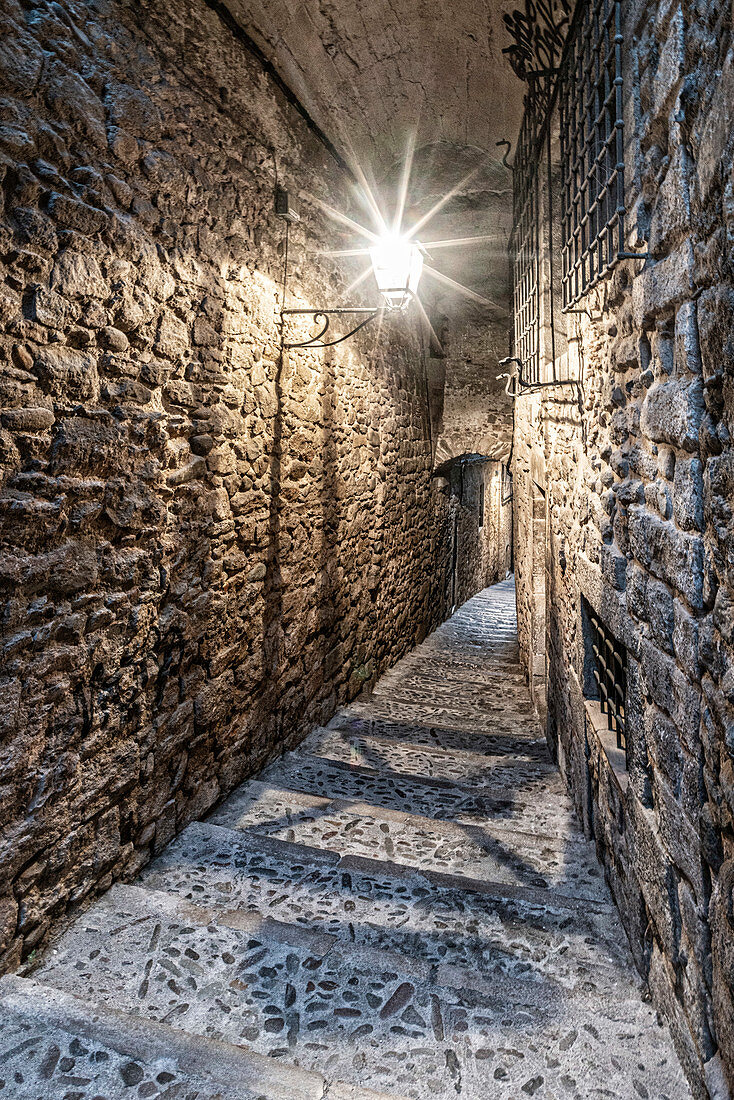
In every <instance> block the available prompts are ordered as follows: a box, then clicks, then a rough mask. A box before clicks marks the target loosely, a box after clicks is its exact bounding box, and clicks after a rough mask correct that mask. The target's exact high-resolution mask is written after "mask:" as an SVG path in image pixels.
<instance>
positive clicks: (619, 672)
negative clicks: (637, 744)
mask: <svg viewBox="0 0 734 1100" xmlns="http://www.w3.org/2000/svg"><path fill="white" fill-rule="evenodd" d="M582 607H583V611H584V618H585V619H586V623H587V626H588V633H587V647H588V652H589V656H590V657H591V658H592V662H591V663H592V678H589V677H587V690H586V696H587V698H596V699H598V702H599V707H600V709H601V712H602V714H603V715H604V716H605V717H606V720H607V728H608V729H610V730H611V731H612V732H613V733H614V734H616V737H617V748H618V749H622V750H623V751H624V753H625V755H627V650H626V648H625V646H624V645H622V643H621V642H619V641H617V639H616V638H615V637H614V635H613V634H612V632H611V630H609V629H608V627H607V626H606V625H605V624H604V622H603V620H602V619H601V617H600V616H599V615H597V613H596V612H595V611H594V609H593V607H592V606H591V604H590V603H589V601H588V600H587V599H585V598H584V597H582ZM592 684H593V685H594V687H595V689H596V694H595V695H594V694H593V688H592Z"/></svg>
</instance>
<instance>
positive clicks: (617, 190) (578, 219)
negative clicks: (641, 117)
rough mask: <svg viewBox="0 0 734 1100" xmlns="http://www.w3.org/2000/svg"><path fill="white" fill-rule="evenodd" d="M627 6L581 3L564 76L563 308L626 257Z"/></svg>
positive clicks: (615, 1)
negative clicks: (624, 67)
mask: <svg viewBox="0 0 734 1100" xmlns="http://www.w3.org/2000/svg"><path fill="white" fill-rule="evenodd" d="M621 28H622V17H621V2H620V0H587V2H586V3H582V4H581V5H579V7H578V8H577V11H576V15H575V17H574V21H573V25H572V27H571V31H570V33H569V37H568V41H567V42H566V48H565V50H564V55H563V59H562V61H561V70H560V73H559V77H558V108H559V118H560V139H561V172H562V175H561V181H562V190H561V217H562V225H563V306H564V309H569V308H570V307H571V306H572V305H574V303H576V302H578V301H579V299H580V298H582V297H583V295H584V294H586V293H587V291H588V290H590V289H591V288H592V287H593V286H595V285H596V283H598V282H599V280H600V279H602V278H603V277H604V276H605V275H606V274H607V273H608V272H609V270H610V269H611V268H612V267H613V265H614V264H615V263H616V262H617V260H619V259H621V258H623V257H624V256H625V255H627V254H626V253H625V251H624V243H625V241H624V216H625V206H624V121H623V117H622V108H623V103H622V29H621Z"/></svg>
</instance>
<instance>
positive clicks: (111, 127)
mask: <svg viewBox="0 0 734 1100" xmlns="http://www.w3.org/2000/svg"><path fill="white" fill-rule="evenodd" d="M41 64H43V66H44V69H43V76H42V75H41V69H40V66H41ZM233 74H236V78H234V77H233ZM0 76H1V77H2V81H1V82H2V86H3V89H4V92H5V95H6V99H4V100H3V106H2V112H1V113H2V120H3V123H6V122H7V123H8V125H11V124H12V128H13V130H14V132H15V134H16V136H15V138H13V141H12V142H11V144H10V145H6V146H4V148H5V149H6V151H7V150H8V149H10V150H11V152H10V153H9V154H8V155H9V156H12V158H13V167H12V168H11V167H8V168H7V169H5V168H2V169H0V171H1V172H2V179H3V188H2V206H0V237H1V238H2V244H3V250H2V252H3V257H4V259H7V268H6V272H5V275H6V278H5V281H4V282H3V287H4V289H3V290H2V291H0V303H1V308H0V315H1V316H0V406H1V408H0V465H1V470H2V472H1V474H0V486H1V489H0V594H1V596H2V599H3V614H2V643H1V644H2V647H3V648H2V653H3V666H2V672H1V673H0V722H1V723H2V730H3V737H2V742H3V747H2V751H1V752H0V792H1V793H2V797H1V798H0V804H1V807H2V809H1V811H0V817H1V820H0V827H1V828H2V836H3V840H2V862H3V878H2V888H1V889H0V898H2V906H3V908H2V910H0V912H1V913H2V917H1V919H0V937H1V939H2V944H3V946H2V948H0V952H1V954H0V969H2V968H7V967H10V966H15V965H17V963H18V962H19V960H20V958H21V956H22V955H23V954H25V955H27V954H28V953H29V952H30V951H31V950H33V949H37V948H38V947H39V946H40V945H41V944H42V942H43V941H44V939H45V937H46V936H47V935H48V933H49V930H50V929H51V927H52V922H53V919H55V918H56V917H60V916H61V915H62V914H63V912H64V909H65V907H66V906H67V905H69V904H71V903H75V902H79V901H81V900H82V899H83V898H85V897H87V896H88V895H89V894H91V893H93V892H94V891H96V890H98V889H104V888H105V887H106V886H108V885H109V883H110V882H111V881H113V880H115V879H118V878H119V877H121V876H122V875H125V874H127V875H129V874H132V873H134V872H135V871H136V870H137V869H138V868H139V867H141V866H142V865H143V864H144V863H145V862H146V861H147V859H148V858H149V857H150V855H151V852H152V851H153V849H154V848H160V847H161V846H162V845H163V844H165V842H166V840H168V839H170V838H171V837H172V836H174V835H175V834H176V832H177V831H179V830H180V829H181V828H182V827H184V826H185V825H186V824H187V823H188V822H189V821H190V820H192V819H193V818H194V817H197V816H201V815H202V814H203V813H205V812H206V811H207V810H208V809H210V808H211V806H212V804H213V803H214V802H215V801H217V800H218V799H221V798H222V797H223V795H224V794H225V793H227V792H228V791H229V790H231V789H232V788H233V787H234V786H235V785H236V784H237V783H238V782H240V781H241V780H242V779H243V778H244V777H245V776H246V775H248V774H250V773H251V772H252V771H253V770H256V769H257V768H258V767H259V766H261V765H262V764H263V763H264V762H265V761H266V760H267V759H268V758H269V757H270V756H271V755H272V754H273V753H274V752H276V751H278V750H279V749H282V748H283V747H284V746H287V745H292V744H293V743H295V741H296V740H297V739H298V738H299V737H300V736H302V735H303V734H304V733H305V732H306V731H307V730H308V729H310V728H311V727H312V726H314V725H317V724H319V723H322V722H324V721H326V720H328V719H329V717H330V716H331V714H332V713H333V712H334V709H335V708H336V707H337V706H338V705H339V704H340V703H343V702H346V701H348V700H349V699H351V698H352V697H353V696H354V695H355V694H356V693H357V692H358V691H359V690H360V689H361V687H362V686H363V685H364V683H365V682H370V681H371V680H373V679H374V678H375V677H376V676H377V675H378V674H379V673H380V672H381V671H383V670H384V669H385V668H387V667H388V666H389V665H390V664H391V663H393V662H394V660H395V659H396V658H397V657H398V656H399V655H400V654H401V653H403V652H405V650H406V649H407V648H409V647H410V646H411V645H412V644H413V642H414V640H415V638H416V637H420V638H422V637H424V636H425V634H426V633H427V632H428V631H429V630H430V629H431V627H432V626H434V625H435V624H436V623H437V622H438V621H440V619H441V618H443V616H444V615H445V613H446V610H447V600H448V599H449V593H448V592H447V587H448V585H447V581H446V575H445V572H444V571H443V565H444V563H445V562H446V560H447V558H448V555H449V541H448V539H449V528H448V513H449V503H448V500H447V497H446V495H445V494H444V493H443V492H442V491H440V490H439V488H438V487H437V486H436V484H435V483H434V482H432V480H431V471H432V455H431V447H430V438H429V436H430V433H429V430H428V418H427V412H426V393H425V380H424V375H423V358H422V354H421V346H420V340H419V332H418V330H417V328H416V327H415V326H414V324H413V321H412V319H411V317H410V316H406V317H404V318H403V317H401V318H400V319H399V320H398V321H396V322H395V323H394V324H391V325H390V339H389V340H388V339H386V338H384V337H383V338H382V339H381V340H380V341H376V340H375V339H374V337H372V338H371V339H368V337H367V333H365V335H364V337H357V338H355V340H354V341H353V342H351V343H349V344H345V345H344V346H343V347H341V348H340V349H338V350H336V351H333V352H330V353H328V354H327V355H323V354H320V353H317V352H314V351H307V352H300V351H298V352H297V351H294V352H292V353H290V354H284V353H283V352H282V350H281V348H280V328H279V325H278V313H279V308H280V304H281V300H280V294H281V287H282V278H283V239H284V236H283V232H284V226H283V225H282V224H281V223H280V222H277V221H276V220H275V219H274V218H273V215H272V205H273V187H274V176H273V170H272V169H273V155H274V151H275V155H276V157H277V160H278V178H279V180H280V181H281V182H284V183H285V185H286V186H288V187H289V189H290V190H291V191H292V192H293V193H294V194H295V193H298V192H299V191H302V192H303V193H304V194H307V195H317V196H319V197H320V199H322V200H324V201H328V202H329V203H331V204H333V205H334V206H335V207H339V208H343V209H347V208H348V207H349V203H350V201H351V194H352V192H351V183H350V181H349V179H348V177H347V176H346V175H345V174H344V172H343V171H342V169H341V168H340V167H339V165H338V163H337V162H336V161H335V160H334V158H333V157H332V155H331V154H330V153H329V152H328V150H327V149H326V148H325V146H324V145H323V143H322V142H321V141H320V140H319V139H318V137H317V136H316V135H315V134H314V133H313V131H312V130H311V129H310V128H309V127H308V126H307V125H306V123H305V121H304V119H303V118H302V116H301V115H300V114H299V113H298V111H297V110H296V109H295V108H294V107H293V105H292V104H290V103H289V102H288V100H287V99H286V98H285V96H284V95H283V94H282V92H281V91H280V90H279V89H278V88H277V86H276V85H275V84H273V83H272V81H271V80H270V78H268V77H267V76H266V75H264V73H263V70H262V67H261V65H260V63H258V62H257V61H256V60H255V59H254V58H253V57H252V55H251V54H250V53H248V51H247V50H246V49H244V48H243V47H242V45H241V44H240V43H239V42H238V40H237V38H236V36H235V35H233V34H232V31H231V29H230V28H229V27H227V26H225V25H224V24H223V23H222V22H221V21H220V19H219V18H218V16H217V15H216V14H215V13H214V12H213V11H212V10H211V9H210V8H209V7H208V6H207V5H206V4H204V3H197V4H195V5H193V6H189V7H187V8H186V11H185V12H184V13H183V14H182V11H181V10H180V9H179V7H177V6H176V5H175V4H172V5H169V6H168V7H166V6H165V5H164V6H163V7H161V6H160V5H154V4H148V3H147V2H146V3H145V4H143V5H138V4H131V3H127V2H126V0H119V2H118V0H115V2H114V3H113V4H111V5H109V6H106V5H97V6H91V7H90V6H88V5H84V4H77V3H76V2H72V3H71V5H66V6H64V9H63V12H62V10H61V8H60V7H58V6H54V5H50V6H46V7H43V8H39V7H33V6H30V7H29V6H23V5H18V4H16V3H14V2H10V3H9V4H6V5H5V6H4V7H3V39H2V44H1V45H0ZM219 88H222V89H228V97H229V98H227V99H226V104H225V99H222V100H221V101H220V98H219V93H218V92H217V89H219ZM212 89H214V93H212ZM21 132H22V133H23V134H24V135H25V136H24V137H22V138H21V136H20V135H21ZM502 175H503V178H504V176H505V175H506V171H505V170H504V169H503V170H502ZM303 211H304V220H303V223H302V225H301V227H300V228H299V229H298V231H297V232H298V234H299V235H300V234H303V235H302V237H301V239H298V240H296V239H295V237H294V239H293V240H292V245H293V247H292V249H291V258H292V260H293V263H294V265H295V270H296V271H297V275H296V277H295V278H293V279H292V282H291V283H289V288H288V289H289V294H291V293H293V294H294V295H296V294H299V295H304V296H306V297H307V298H308V299H310V300H313V301H316V302H323V301H327V300H330V299H333V298H334V297H338V296H339V295H340V294H341V293H342V291H341V289H340V286H339V282H338V280H339V279H344V278H345V276H346V275H348V277H347V278H346V284H348V283H349V282H351V280H352V278H353V275H352V274H351V273H349V270H348V268H347V271H346V272H345V271H344V270H342V268H341V264H340V265H339V271H338V275H337V269H336V267H335V265H334V262H333V261H332V260H331V259H328V260H327V259H325V258H323V257H322V254H323V253H324V252H329V251H334V250H339V249H341V248H343V247H344V246H345V238H344V236H343V234H342V231H341V229H339V228H337V227H335V226H334V225H333V224H332V223H331V222H330V221H329V220H328V219H327V218H325V217H324V215H323V212H322V211H321V210H320V209H319V208H317V207H316V206H315V205H312V203H311V200H310V199H306V200H304V205H303ZM294 233H295V231H294ZM235 237H237V238H240V245H239V246H238V247H237V249H235V248H234V246H233V244H232V241H233V239H234V238H235ZM317 255H318V256H321V257H322V258H321V259H319V260H318V261H317V262H314V257H316V256H317ZM305 257H308V260H306V259H305ZM291 275H292V276H293V270H292V272H291ZM366 300H367V299H366ZM482 583H484V581H483V580H482ZM6 924H7V931H6ZM13 924H14V927H12V928H11V925H13ZM0 1079H2V1074H1V1073H0Z"/></svg>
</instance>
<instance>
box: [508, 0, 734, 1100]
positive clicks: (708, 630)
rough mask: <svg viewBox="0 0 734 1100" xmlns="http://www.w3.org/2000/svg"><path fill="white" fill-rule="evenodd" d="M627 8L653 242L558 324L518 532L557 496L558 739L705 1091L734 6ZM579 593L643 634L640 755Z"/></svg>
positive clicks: (629, 114) (729, 409)
mask: <svg viewBox="0 0 734 1100" xmlns="http://www.w3.org/2000/svg"><path fill="white" fill-rule="evenodd" d="M624 7H625V23H626V25H625V28H624V33H625V47H624V51H625V56H624V70H625V71H624V78H625V85H624V88H625V144H626V148H625V163H626V168H627V188H626V190H627V194H626V205H627V208H628V210H629V212H630V216H629V227H628V241H627V246H628V247H629V248H631V249H636V250H639V251H647V250H648V249H649V252H650V258H649V259H648V260H647V261H645V260H632V261H622V262H620V263H619V264H618V266H617V268H616V269H615V271H614V272H613V274H611V275H610V276H609V277H607V278H606V279H605V280H603V281H602V282H601V283H600V284H599V286H598V287H597V288H596V290H594V291H592V292H591V293H589V294H588V295H587V297H586V298H585V299H584V300H583V301H582V302H581V303H580V305H579V307H578V308H580V309H582V310H585V311H587V312H581V313H576V314H574V315H569V316H568V318H567V319H564V320H562V321H561V320H560V319H558V318H557V324H558V330H559V334H560V335H559V340H558V348H559V357H558V361H557V363H556V369H557V371H558V374H559V376H560V377H566V378H572V379H578V380H579V384H578V385H572V386H566V387H558V388H554V389H553V390H546V391H543V395H542V396H541V395H536V396H524V397H520V398H518V399H517V401H516V436H515V495H516V499H517V501H518V516H517V524H518V530H519V531H520V532H524V533H525V535H527V534H528V532H530V531H531V529H532V528H533V526H534V525H537V522H538V520H539V513H538V497H539V494H540V495H541V496H542V494H543V493H544V494H545V501H546V507H545V509H543V511H544V516H543V517H542V522H543V524H546V523H547V529H546V533H545V535H543V534H542V532H541V535H540V542H541V545H542V544H543V543H544V546H545V553H544V556H545V562H544V568H543V569H542V570H540V569H539V568H538V563H537V558H536V557H534V553H533V547H535V548H536V549H537V546H538V539H532V538H530V537H524V536H523V535H521V536H520V537H518V539H517V546H516V555H517V570H518V609H519V613H520V629H521V643H522V649H523V653H524V655H525V660H526V662H527V663H528V664H529V665H530V666H532V661H533V655H534V653H535V648H534V646H535V642H534V638H535V631H536V624H537V620H538V617H542V616H543V613H544V615H545V620H546V621H545V625H544V628H543V629H544V634H545V641H546V645H545V647H544V648H545V649H546V650H547V661H548V673H549V680H548V684H547V703H548V732H549V737H550V739H551V742H552V744H553V747H554V749H555V750H556V751H557V752H558V755H559V759H560V761H561V765H562V767H563V769H564V772H565V774H566V777H567V779H568V782H569V785H570V788H571V790H572V792H573V794H574V796H575V800H576V804H577V807H578V810H579V812H580V814H581V815H582V817H583V820H584V824H585V827H586V829H587V831H588V833H589V835H593V836H594V838H595V841H596V844H597V848H598V850H599V853H600V855H601V857H602V859H603V860H604V863H605V866H606V870H607V875H608V878H609V881H610V883H611V886H612V889H613V892H614V896H615V898H616V900H617V903H618V905H619V907H620V910H621V914H622V918H623V920H624V923H625V926H626V928H627V931H628V934H629V938H630V942H631V945H632V948H633V951H634V954H635V957H636V960H637V963H638V965H639V967H640V969H641V971H642V973H643V974H644V975H645V976H646V978H647V980H648V982H649V984H650V988H651V991H652V994H653V997H654V999H655V1000H656V1003H657V1004H658V1005H659V1006H660V1008H661V1009H662V1010H663V1011H664V1013H665V1015H666V1016H667V1018H668V1020H669V1021H670V1023H671V1026H672V1030H673V1034H674V1037H675V1040H676V1044H677V1047H678V1050H679V1053H680V1055H681V1058H682V1061H683V1064H684V1066H685V1068H686V1070H687V1073H688V1075H689V1078H690V1080H691V1082H692V1084H693V1088H694V1093H695V1095H696V1096H697V1097H703V1096H707V1095H708V1096H711V1097H716V1098H720V1097H726V1096H727V1095H729V1092H728V1090H734V738H733V737H732V731H733V730H734V706H733V704H734V695H733V694H732V684H733V683H734V571H733V568H732V546H734V519H733V513H732V500H733V499H734V453H733V452H732V447H731V433H732V431H734V345H733V344H732V331H734V266H733V265H732V252H731V232H732V210H733V209H734V207H733V205H732V193H733V192H734V176H733V175H732V168H731V165H732V151H733V149H734V130H733V128H732V120H733V119H734V51H733V50H732V37H731V11H730V8H727V7H726V6H724V5H719V4H715V3H712V2H711V3H709V2H702V3H694V2H688V0H686V2H685V3H683V4H681V3H667V4H662V5H653V4H649V3H648V4H644V3H639V2H638V3H636V4H629V5H625V6H624ZM556 152H557V150H556ZM545 176H546V173H545V168H544V167H542V168H541V171H540V179H541V180H544V179H545ZM541 205H542V203H541ZM555 209H556V210H557V209H558V207H557V206H556V208H555ZM556 262H557V263H558V264H559V265H560V258H559V257H556ZM559 269H560V267H557V268H556V270H559ZM548 301H549V293H548V291H547V290H546V293H545V302H546V306H547V303H548ZM564 337H565V338H567V341H568V342H567V347H566V340H565V339H564ZM545 346H546V348H547V344H546V345H545ZM544 372H545V377H546V378H549V377H550V376H551V375H550V361H549V358H548V355H547V351H546V356H545V362H544ZM582 595H584V596H585V597H586V598H587V599H588V601H589V602H590V604H591V606H592V607H593V608H594V609H595V611H596V612H597V613H598V614H599V615H600V616H601V618H602V619H603V620H604V622H605V623H606V625H607V627H608V628H609V629H610V630H611V631H612V632H613V633H614V634H615V635H616V637H617V638H618V640H619V641H621V642H622V643H623V644H624V645H625V646H626V648H627V654H628V657H627V660H628V683H627V701H626V717H627V729H628V737H629V741H630V745H631V748H630V759H629V767H628V768H625V766H624V763H622V764H621V765H620V763H619V760H618V759H617V758H615V752H614V746H611V747H610V746H609V745H608V744H607V747H606V748H605V747H604V746H603V741H604V738H603V737H600V736H598V735H597V733H596V732H595V728H594V726H593V724H592V722H591V721H590V718H589V711H588V709H587V707H586V705H585V701H584V686H585V684H584V663H585V658H586V659H588V639H587V638H585V637H584V631H583V624H582V618H581V596H582ZM541 603H544V604H545V608H544V612H543V609H542V608H541V607H540V606H539V605H540V604H541ZM531 671H532V668H531ZM587 693H588V685H587ZM726 1082H728V1088H727V1083H726Z"/></svg>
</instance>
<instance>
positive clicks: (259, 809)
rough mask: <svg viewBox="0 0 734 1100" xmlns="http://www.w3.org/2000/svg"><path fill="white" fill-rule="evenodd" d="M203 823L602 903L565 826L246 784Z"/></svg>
mask: <svg viewBox="0 0 734 1100" xmlns="http://www.w3.org/2000/svg"><path fill="white" fill-rule="evenodd" d="M209 821H210V822H211V823H212V824H214V825H222V826H224V827H226V828H231V829H251V830H253V831H254V832H257V833H262V834H265V835H268V836H274V837H279V838H280V839H281V840H289V841H293V842H296V843H300V844H306V845H308V846H309V847H313V848H325V849H327V850H329V851H337V852H340V853H344V854H346V853H349V854H351V855H356V856H366V857H367V858H370V859H383V860H388V861H390V862H394V863H398V864H403V865H405V866H408V867H415V868H419V869H421V870H423V869H428V870H435V871H442V872H444V873H447V874H455V875H465V876H466V877H467V878H472V879H480V880H483V881H485V882H494V883H506V884H509V885H513V886H526V887H533V888H536V889H541V890H550V891H552V892H553V893H554V895H556V894H557V895H559V896H563V897H568V898H587V899H589V900H592V901H607V900H608V894H607V892H606V888H605V886H604V880H603V876H602V873H601V871H600V868H599V865H598V864H597V862H596V859H595V856H594V850H593V846H592V845H591V844H590V843H587V842H586V841H584V840H583V837H582V836H581V834H580V833H578V831H577V830H576V829H575V827H569V833H568V836H567V837H566V838H565V839H559V838H558V837H542V836H539V835H537V834H535V835H532V834H528V833H521V832H510V831H508V830H505V829H502V828H498V827H497V826H496V825H495V824H493V823H490V822H485V824H484V825H483V826H469V825H463V826H462V825H457V824H455V823H453V822H450V821H435V820H431V819H429V818H426V817H421V816H419V815H417V814H408V813H403V812H400V811H397V810H387V809H383V808H380V807H376V806H374V805H371V804H369V803H365V802H360V801H358V800H344V799H328V798H320V797H318V796H315V795H308V794H302V793H300V792H297V791H293V790H286V789H283V788H281V787H275V786H271V785H269V784H267V783H264V782H261V781H251V782H250V783H246V784H244V785H243V786H242V787H240V788H239V789H238V790H237V791H236V792H235V793H234V794H233V795H232V796H231V797H230V798H229V799H227V801H226V802H225V803H224V804H223V805H222V806H221V807H220V808H219V809H218V810H216V811H215V813H214V814H212V815H211V817H210V818H209Z"/></svg>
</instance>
